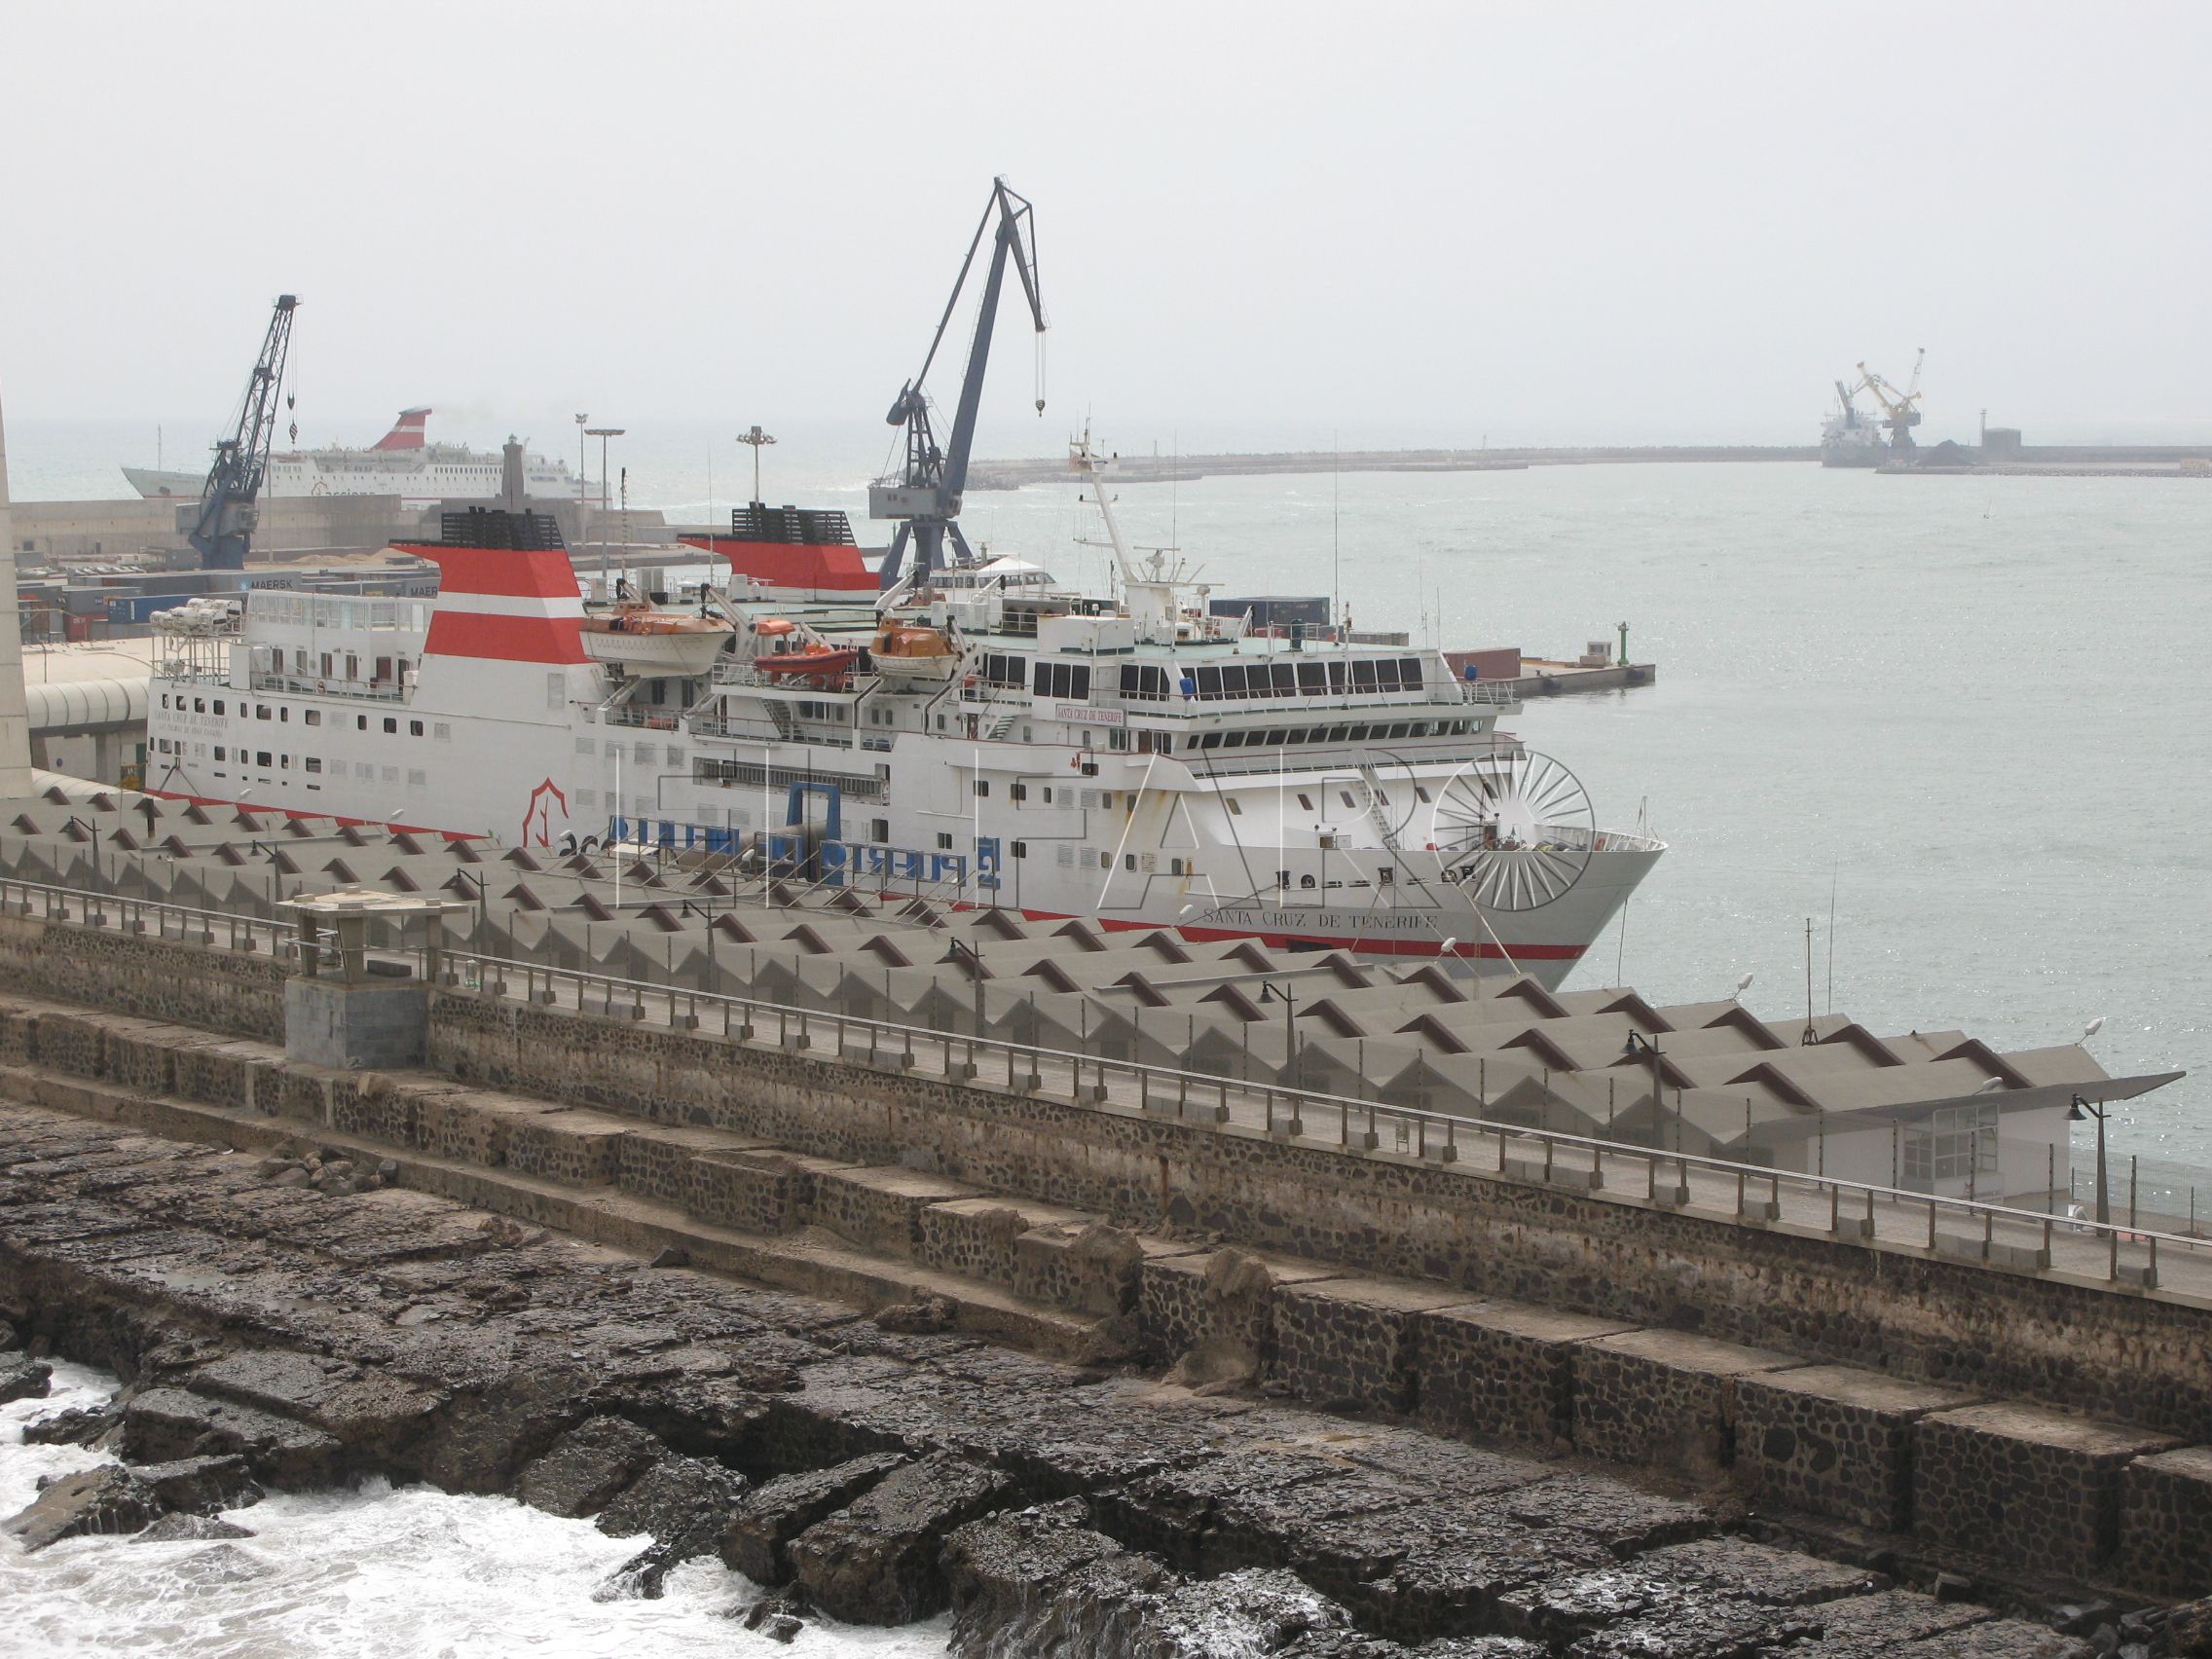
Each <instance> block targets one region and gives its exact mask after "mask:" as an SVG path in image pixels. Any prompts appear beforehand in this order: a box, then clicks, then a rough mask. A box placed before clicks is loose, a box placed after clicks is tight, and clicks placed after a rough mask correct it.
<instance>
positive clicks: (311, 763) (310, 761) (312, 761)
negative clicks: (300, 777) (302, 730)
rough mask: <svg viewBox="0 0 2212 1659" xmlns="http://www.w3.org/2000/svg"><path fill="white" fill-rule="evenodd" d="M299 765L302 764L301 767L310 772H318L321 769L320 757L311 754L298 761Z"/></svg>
mask: <svg viewBox="0 0 2212 1659" xmlns="http://www.w3.org/2000/svg"><path fill="white" fill-rule="evenodd" d="M300 765H301V766H302V768H304V769H305V770H307V771H310V772H319V771H321V770H322V761H321V759H320V758H319V757H318V756H313V755H311V756H308V757H307V758H306V759H305V760H302V761H301V762H300Z"/></svg>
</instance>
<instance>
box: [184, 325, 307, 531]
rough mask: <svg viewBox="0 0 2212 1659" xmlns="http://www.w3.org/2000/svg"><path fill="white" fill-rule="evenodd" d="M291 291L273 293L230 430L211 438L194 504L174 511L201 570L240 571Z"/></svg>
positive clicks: (262, 471) (253, 518)
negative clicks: (211, 456) (209, 458)
mask: <svg viewBox="0 0 2212 1659" xmlns="http://www.w3.org/2000/svg"><path fill="white" fill-rule="evenodd" d="M299 303H300V301H299V296H298V295H296V294H279V295H277V296H276V311H275V313H272V315H271V316H270V318H269V333H268V335H267V336H266V337H265V338H264V339H263V340H262V342H261V355H260V356H259V357H257V358H255V359H254V364H253V373H252V374H251V375H250V376H249V377H247V380H246V383H245V396H243V397H242V398H240V400H239V412H238V416H237V418H236V419H235V420H233V421H232V423H231V434H230V436H229V437H227V438H218V439H217V440H216V441H215V462H214V464H213V465H212V466H210V467H208V468H207V482H206V483H204V484H203V485H202V486H201V487H200V504H199V505H198V506H197V507H185V508H182V509H180V510H179V511H178V513H177V518H178V520H179V521H180V528H181V529H182V530H183V531H184V533H185V537H186V539H188V540H189V541H190V542H191V543H192V545H193V546H194V547H196V548H197V549H199V552H200V568H201V569H202V570H203V571H242V570H244V569H245V556H246V551H247V549H248V548H250V547H251V546H252V545H253V532H254V527H255V525H256V524H257V523H258V522H259V521H260V518H261V509H260V507H259V506H258V505H256V502H257V500H258V498H259V497H260V495H261V485H262V480H263V479H264V478H266V477H267V476H268V473H269V446H270V444H271V441H272V440H273V439H274V438H275V437H276V388H277V387H278V385H279V384H280V383H281V382H282V381H283V379H284V353H285V351H286V350H288V349H289V347H290V346H291V343H292V313H293V311H294V309H296V308H297V307H298V305H299Z"/></svg>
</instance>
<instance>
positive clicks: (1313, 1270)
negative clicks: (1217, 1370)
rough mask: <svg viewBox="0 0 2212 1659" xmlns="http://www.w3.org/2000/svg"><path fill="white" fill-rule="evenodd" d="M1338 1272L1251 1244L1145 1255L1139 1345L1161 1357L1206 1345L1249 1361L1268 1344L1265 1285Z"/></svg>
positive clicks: (1270, 1321) (1269, 1310) (1269, 1298)
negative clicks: (1268, 1252)
mask: <svg viewBox="0 0 2212 1659" xmlns="http://www.w3.org/2000/svg"><path fill="white" fill-rule="evenodd" d="M1338 1272H1339V1270H1337V1269H1334V1268H1328V1267H1324V1266H1322V1265H1321V1264H1320V1263H1318V1262H1302V1261H1300V1260H1298V1259H1297V1258H1295V1257H1289V1256H1268V1255H1263V1254H1261V1253H1260V1252H1258V1251H1254V1250H1209V1251H1202V1252H1198V1253H1195V1254H1192V1255H1188V1256H1148V1257H1146V1258H1145V1262H1144V1266H1143V1267H1142V1268H1140V1269H1139V1270H1138V1279H1137V1323H1138V1326H1139V1328H1140V1329H1141V1331H1142V1333H1143V1337H1144V1343H1145V1346H1146V1348H1147V1350H1148V1351H1150V1352H1151V1353H1152V1354H1153V1355H1154V1356H1155V1357H1156V1358H1158V1359H1161V1360H1162V1361H1166V1362H1173V1361H1175V1360H1178V1359H1180V1358H1182V1357H1183V1355H1185V1354H1187V1353H1189V1352H1190V1351H1191V1350H1192V1349H1194V1348H1197V1347H1198V1346H1207V1345H1210V1346H1219V1347H1222V1348H1226V1349H1231V1350H1235V1351H1237V1352H1241V1353H1244V1354H1246V1355H1248V1356H1250V1358H1251V1359H1252V1361H1253V1363H1254V1364H1257V1363H1258V1362H1259V1360H1260V1358H1261V1357H1262V1356H1264V1355H1266V1354H1268V1353H1270V1352H1271V1351H1272V1349H1273V1346H1274V1296H1273V1294H1272V1291H1273V1288H1274V1287H1275V1286H1279V1285H1299V1284H1305V1283H1308V1282H1310V1281H1312V1280H1315V1279H1325V1278H1333V1277H1335V1276H1337V1273H1338Z"/></svg>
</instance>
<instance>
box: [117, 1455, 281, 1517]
mask: <svg viewBox="0 0 2212 1659" xmlns="http://www.w3.org/2000/svg"><path fill="white" fill-rule="evenodd" d="M130 1472H131V1473H132V1474H134V1475H136V1476H137V1477H138V1478H139V1479H140V1480H142V1481H144V1482H145V1483H146V1485H147V1486H149V1487H151V1488H152V1489H153V1492H154V1495H155V1496H156V1497H158V1498H159V1499H161V1504H162V1507H163V1508H164V1509H181V1510H185V1511H187V1512H189V1513H191V1514H195V1515H212V1514H214V1513H215V1512H216V1511H217V1510H219V1509H242V1508H243V1507H245V1505H247V1504H249V1503H258V1502H260V1501H261V1498H262V1495H263V1494H262V1491H261V1484H260V1483H259V1482H258V1481H256V1480H255V1479H254V1478H253V1475H252V1473H251V1472H250V1471H249V1470H248V1469H247V1468H246V1466H245V1459H244V1458H243V1457H240V1456H237V1455H236V1454H230V1455H225V1456H206V1457H180V1458H178V1459H176V1460H175V1461H174V1462H169V1463H145V1464H140V1465H138V1466H136V1467H134V1468H132V1469H131V1471H130Z"/></svg>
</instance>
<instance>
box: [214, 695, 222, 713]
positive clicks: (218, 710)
mask: <svg viewBox="0 0 2212 1659" xmlns="http://www.w3.org/2000/svg"><path fill="white" fill-rule="evenodd" d="M222 712H223V699H222V698H220V697H218V698H216V699H215V713H217V714H218V715H219V714H221V713H222Z"/></svg>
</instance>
